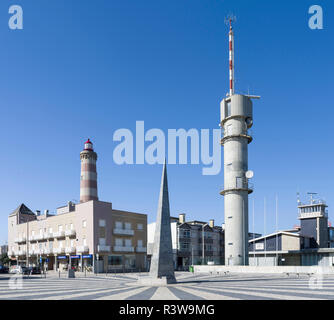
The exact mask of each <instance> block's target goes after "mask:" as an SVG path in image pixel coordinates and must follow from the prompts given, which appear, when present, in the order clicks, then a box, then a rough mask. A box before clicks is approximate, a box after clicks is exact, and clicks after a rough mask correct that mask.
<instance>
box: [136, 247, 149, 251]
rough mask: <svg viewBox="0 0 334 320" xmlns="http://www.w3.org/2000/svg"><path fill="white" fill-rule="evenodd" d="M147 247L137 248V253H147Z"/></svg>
mask: <svg viewBox="0 0 334 320" xmlns="http://www.w3.org/2000/svg"><path fill="white" fill-rule="evenodd" d="M146 251H147V249H146V247H136V252H146Z"/></svg>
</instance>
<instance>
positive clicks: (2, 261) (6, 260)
mask: <svg viewBox="0 0 334 320" xmlns="http://www.w3.org/2000/svg"><path fill="white" fill-rule="evenodd" d="M9 261H10V259H9V258H8V255H7V253H3V254H1V255H0V264H2V265H6V264H8V263H9Z"/></svg>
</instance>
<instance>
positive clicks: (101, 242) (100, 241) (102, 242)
mask: <svg viewBox="0 0 334 320" xmlns="http://www.w3.org/2000/svg"><path fill="white" fill-rule="evenodd" d="M99 244H100V245H101V246H105V245H106V239H105V238H99Z"/></svg>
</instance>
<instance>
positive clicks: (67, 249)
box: [65, 247, 75, 253]
mask: <svg viewBox="0 0 334 320" xmlns="http://www.w3.org/2000/svg"><path fill="white" fill-rule="evenodd" d="M65 253H75V247H66V248H65Z"/></svg>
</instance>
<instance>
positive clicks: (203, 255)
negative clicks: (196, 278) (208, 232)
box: [202, 223, 208, 265]
mask: <svg viewBox="0 0 334 320" xmlns="http://www.w3.org/2000/svg"><path fill="white" fill-rule="evenodd" d="M207 225H208V224H207V223H205V224H203V225H202V265H204V262H205V253H204V248H205V246H204V227H206V226H207Z"/></svg>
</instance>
